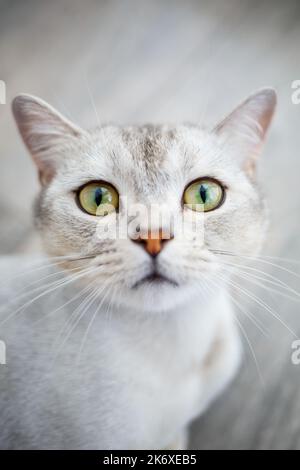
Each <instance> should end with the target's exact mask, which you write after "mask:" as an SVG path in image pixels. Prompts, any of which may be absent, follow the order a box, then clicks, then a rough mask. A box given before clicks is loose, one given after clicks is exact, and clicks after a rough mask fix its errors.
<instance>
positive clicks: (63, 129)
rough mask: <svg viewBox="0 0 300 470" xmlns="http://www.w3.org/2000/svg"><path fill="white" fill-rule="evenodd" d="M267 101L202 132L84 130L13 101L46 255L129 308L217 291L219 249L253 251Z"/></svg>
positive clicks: (47, 110)
mask: <svg viewBox="0 0 300 470" xmlns="http://www.w3.org/2000/svg"><path fill="white" fill-rule="evenodd" d="M275 103H276V95H275V92H274V91H273V90H271V89H263V90H261V91H258V92H257V93H256V94H254V95H251V96H250V97H249V98H248V99H247V100H246V101H244V102H243V103H242V104H240V105H239V106H238V107H237V108H236V109H235V110H234V111H233V112H232V113H231V114H230V115H229V116H227V117H226V118H225V119H223V120H222V121H221V122H220V123H219V124H218V125H217V126H215V127H214V128H213V129H211V130H205V129H202V128H201V127H200V126H197V125H178V126H168V125H163V126H140V127H119V126H114V125H105V126H103V127H100V128H97V129H95V130H93V131H85V130H82V129H80V128H79V127H77V126H76V125H74V124H73V123H71V122H70V121H69V120H67V119H65V118H64V117H63V116H62V115H60V114H59V113H58V112H57V111H55V110H54V109H53V108H52V107H50V106H49V105H48V104H46V103H45V102H43V101H41V100H40V99H38V98H35V97H32V96H29V95H20V96H18V97H17V98H15V100H14V102H13V112H14V116H15V118H16V121H17V124H18V127H19V130H20V133H21V135H22V137H23V140H24V142H25V144H26V145H27V147H28V149H29V151H30V153H31V155H32V157H33V160H34V162H35V163H36V165H37V168H38V171H39V175H40V182H41V192H40V194H39V196H38V198H37V202H36V220H37V224H38V227H39V229H40V231H41V234H42V237H43V240H44V245H45V248H46V250H47V252H48V253H49V254H51V255H52V256H56V255H57V256H66V257H67V256H70V257H74V258H75V257H82V258H84V259H82V260H81V261H78V263H77V264H74V261H71V260H69V261H66V262H65V263H64V267H65V269H67V270H69V272H70V274H71V275H74V276H75V275H77V274H78V272H77V271H76V270H75V272H74V266H75V268H76V267H77V266H81V267H84V268H85V269H86V272H85V274H84V276H83V275H82V281H84V280H85V281H87V280H88V282H89V283H90V285H91V286H93V287H94V288H95V289H98V290H99V292H100V290H101V291H102V293H103V296H105V297H106V299H107V301H109V302H117V303H121V304H125V305H132V306H134V307H136V308H138V309H140V310H165V309H169V308H172V307H174V306H175V305H177V304H179V303H182V302H185V301H186V300H187V299H190V298H191V297H192V296H193V295H196V293H197V292H198V291H199V290H201V289H203V288H204V286H207V287H208V288H209V287H210V288H211V289H216V286H217V285H218V282H220V280H221V279H222V272H223V274H224V273H225V272H227V271H226V269H225V268H223V267H222V263H220V258H219V257H218V252H222V251H229V252H231V251H233V252H238V253H242V254H250V255H252V254H255V253H257V251H258V249H259V247H260V246H261V243H262V241H263V238H264V233H265V227H266V210H265V204H264V201H263V198H262V196H261V193H260V191H259V188H258V186H257V182H256V162H257V158H258V155H259V153H260V150H261V147H262V144H263V141H264V137H265V133H266V131H267V129H268V126H269V124H270V121H271V118H272V115H273V112H274V108H275ZM152 207H153V208H154V209H153V210H154V217H151V215H150V217H149V214H150V212H149V209H150V208H152ZM199 207H200V210H199ZM114 209H115V210H114ZM143 209H146V212H143ZM194 209H196V210H194ZM166 220H167V221H169V222H170V224H169V225H168V224H167V223H166ZM167 225H168V226H167ZM120 227H122V229H121V230H120ZM175 227H181V230H177V229H176V230H175ZM182 227H184V230H182ZM117 228H118V230H117ZM124 228H125V232H124ZM224 270H225V271H224ZM209 281H211V284H209ZM213 282H214V283H213Z"/></svg>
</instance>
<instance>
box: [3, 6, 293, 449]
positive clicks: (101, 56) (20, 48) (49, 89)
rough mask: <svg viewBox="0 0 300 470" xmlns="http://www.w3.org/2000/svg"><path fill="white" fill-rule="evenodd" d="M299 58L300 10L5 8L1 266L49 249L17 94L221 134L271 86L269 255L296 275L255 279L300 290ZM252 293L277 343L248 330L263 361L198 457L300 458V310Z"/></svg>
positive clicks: (204, 434)
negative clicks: (249, 98)
mask: <svg viewBox="0 0 300 470" xmlns="http://www.w3.org/2000/svg"><path fill="white" fill-rule="evenodd" d="M299 46H300V3H299V2H298V1H296V0H295V1H292V0H286V1H285V2H281V1H266V0H265V1H258V0H254V1H253V0H251V1H250V0H248V1H237V0H228V1H221V0H220V1H211V0H210V1H208V0H207V1H206V0H203V1H196V0H195V1H184V2H183V1H179V0H174V1H172V2H171V1H167V0H165V1H161V0H160V1H159V0H155V1H150V0H149V1H143V0H140V1H137V0H136V1H121V0H120V1H96V0H94V1H93V0H87V1H84V2H83V1H79V0H72V1H70V0H69V1H67V0H63V1H58V0H54V1H51V2H45V1H44V2H40V1H37V0H36V1H34V0H27V1H26V2H21V1H19V2H17V1H12V0H7V1H5V0H4V1H3V0H2V1H1V0H0V79H2V80H5V82H6V85H7V102H8V104H7V105H0V148H1V173H0V178H1V184H0V217H1V231H0V252H2V253H13V252H25V251H27V252H28V251H36V250H38V249H39V248H38V244H37V243H36V242H35V236H34V232H33V229H32V226H31V222H30V220H31V219H30V208H31V204H32V200H33V197H34V195H35V193H36V191H37V187H38V185H37V180H36V175H35V171H34V168H33V165H32V164H31V162H30V160H29V158H28V156H27V154H26V152H25V150H24V148H23V146H22V144H21V141H20V139H19V137H18V135H17V132H16V129H15V126H14V123H13V120H12V117H11V112H10V106H9V102H10V100H11V98H12V97H13V96H14V95H16V94H17V93H19V92H29V93H33V94H36V95H39V96H41V97H43V98H44V99H46V100H47V101H49V102H51V103H52V104H53V105H54V106H56V107H57V108H59V109H60V110H61V111H62V112H64V113H65V114H67V115H68V116H69V117H70V118H71V119H73V120H75V121H76V122H78V123H79V124H81V125H82V126H85V127H87V126H90V125H93V124H95V123H96V113H95V109H94V108H95V107H96V109H97V112H98V115H99V117H100V120H103V121H109V120H113V121H118V122H120V123H127V122H145V121H182V120H189V121H193V120H194V121H203V122H207V123H209V124H210V123H213V122H214V120H215V119H217V118H218V117H220V116H222V115H223V114H224V113H225V112H227V111H229V110H230V108H231V107H232V106H233V105H234V104H235V103H236V102H238V101H239V100H241V99H242V98H243V97H244V96H246V95H247V94H249V93H250V92H252V91H253V90H255V89H256V88H259V87H262V86H265V85H271V86H274V87H275V88H276V89H277V91H278V95H279V106H278V112H277V115H276V119H275V121H274V125H273V128H272V130H271V133H270V137H269V140H268V143H267V146H266V151H265V155H264V159H263V160H262V164H261V181H262V184H263V187H264V190H265V193H266V195H267V197H268V199H269V202H270V207H271V214H272V225H271V228H270V233H269V238H268V243H267V244H266V249H265V252H264V255H270V256H276V257H284V258H289V259H291V260H292V262H287V261H283V260H271V259H269V258H267V260H268V261H267V260H266V262H261V263H258V264H256V265H255V266H256V268H258V269H263V270H266V269H268V272H270V273H271V274H272V275H274V276H277V277H279V278H280V279H281V280H283V281H285V282H288V283H289V285H291V286H293V287H294V288H295V289H297V287H298V288H299V278H297V277H296V276H294V275H291V274H289V273H288V272H287V269H292V270H293V271H296V272H298V276H299V272H300V269H299V265H298V264H297V263H296V261H297V260H299V261H300V241H299V236H298V234H299V225H300V222H299V211H300V185H299V169H300V164H299V148H300V133H299V126H300V105H298V106H297V105H294V104H292V101H291V82H292V81H293V80H296V79H300V72H299V59H300V52H299V51H300V49H299ZM294 261H295V262H294ZM271 262H272V263H279V264H280V266H281V267H275V266H271V265H270V264H269V263H271ZM282 267H284V268H282ZM248 287H249V289H250V290H252V291H253V292H255V293H256V295H258V296H259V297H260V298H262V299H263V300H264V302H267V303H268V305H270V307H271V308H272V309H273V315H272V314H271V313H270V311H267V310H266V308H261V307H259V306H258V303H257V302H252V303H249V302H247V301H246V300H247V299H245V298H244V299H243V297H242V296H240V294H238V293H236V294H237V296H239V297H238V298H239V301H241V300H242V299H243V303H244V304H246V303H247V309H248V310H249V311H251V312H252V313H253V314H254V315H255V316H256V317H257V318H259V319H260V321H261V322H262V323H263V325H264V328H265V330H266V331H267V337H265V336H264V335H262V334H261V332H260V331H259V330H258V329H257V328H255V327H254V326H253V324H252V323H251V322H249V321H247V319H246V318H245V317H244V318H243V317H241V320H242V321H243V324H244V327H245V329H246V331H247V335H248V338H249V341H250V342H251V344H252V347H253V350H254V353H255V356H256V359H254V357H253V354H252V352H253V351H251V348H250V347H249V344H248V343H247V340H245V361H244V364H243V366H242V370H241V373H240V375H239V377H238V378H237V379H236V381H235V383H234V384H233V385H232V387H231V388H230V390H228V392H227V393H226V394H225V395H224V396H223V397H222V398H220V399H219V400H218V402H217V403H216V404H215V405H214V406H213V407H212V408H211V409H210V410H209V411H208V412H207V413H206V415H205V416H203V417H202V418H201V419H199V420H198V421H197V422H196V423H194V425H193V429H192V435H191V446H192V447H193V448H300V365H299V366H295V365H292V363H291V352H292V349H291V342H292V340H293V335H292V334H291V332H290V331H289V330H288V328H287V327H289V329H290V330H292V331H293V332H294V333H295V336H297V335H300V319H298V316H299V313H300V312H299V306H298V304H297V303H296V302H293V301H292V300H289V299H287V298H285V297H282V296H280V295H279V294H278V293H275V294H272V295H270V294H267V293H265V292H264V291H263V290H260V289H257V288H256V286H254V285H252V286H251V285H250V284H249V285H248ZM274 315H276V316H277V318H275V317H274ZM283 323H284V324H285V325H284V324H283ZM255 361H257V363H256V362H255Z"/></svg>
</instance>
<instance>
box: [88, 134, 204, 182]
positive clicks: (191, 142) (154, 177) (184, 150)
mask: <svg viewBox="0 0 300 470" xmlns="http://www.w3.org/2000/svg"><path fill="white" fill-rule="evenodd" d="M96 140H97V145H98V146H99V148H101V153H102V155H103V153H104V154H105V158H106V159H107V162H108V164H110V168H111V170H113V171H114V173H118V172H119V173H120V174H122V175H123V176H124V174H126V175H127V176H129V177H130V178H132V180H133V181H135V183H136V184H137V185H138V184H139V182H141V181H142V182H143V184H144V183H145V181H148V182H151V181H154V182H157V181H158V180H162V181H164V180H165V181H166V182H167V180H168V178H171V179H174V175H176V173H178V172H180V174H181V175H182V176H183V177H184V176H185V173H187V172H189V171H190V170H191V168H193V167H194V166H195V165H197V164H198V163H199V156H201V155H202V157H201V160H202V163H203V165H204V164H205V159H206V158H205V157H208V156H209V155H208V153H209V152H208V150H209V148H208V147H209V146H208V145H207V134H206V133H205V132H204V131H203V130H202V129H201V128H199V127H197V126H193V125H180V126H170V125H143V126H127V127H115V126H107V127H103V128H102V129H100V130H99V131H98V134H97V135H96Z"/></svg>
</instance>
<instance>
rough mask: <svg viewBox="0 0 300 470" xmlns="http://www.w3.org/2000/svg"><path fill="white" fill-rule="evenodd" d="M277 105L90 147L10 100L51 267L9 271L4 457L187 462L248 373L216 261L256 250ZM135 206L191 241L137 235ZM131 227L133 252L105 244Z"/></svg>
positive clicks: (149, 231)
mask: <svg viewBox="0 0 300 470" xmlns="http://www.w3.org/2000/svg"><path fill="white" fill-rule="evenodd" d="M275 103H276V95H275V92H274V91H273V90H271V89H264V90H261V91H258V92H257V93H256V94H254V95H252V96H250V97H249V98H248V99H247V100H246V101H245V102H243V103H242V104H241V105H240V106H238V108H236V109H235V110H234V111H233V112H232V113H231V114H230V115H229V116H228V117H227V118H226V119H224V120H223V121H222V122H221V123H220V124H219V125H218V126H216V127H215V128H214V129H212V130H209V131H208V130H204V129H202V128H200V127H198V126H196V125H180V126H141V127H123V128H122V127H117V126H112V125H107V126H103V127H101V128H98V129H95V130H93V131H89V132H88V131H84V130H82V129H80V128H78V127H76V126H75V125H74V124H72V123H71V122H69V121H68V120H66V119H65V118H64V117H62V116H61V115H60V114H59V113H58V112H57V111H55V110H54V109H53V108H51V107H50V106H49V105H47V104H46V103H44V102H43V101H41V100H40V99H38V98H34V97H32V96H29V95H21V96H18V97H17V98H16V99H15V100H14V102H13V112H14V116H15V118H16V121H17V124H18V127H19V130H20V132H21V135H22V137H23V140H24V142H25V144H26V145H27V147H28V149H29V151H30V153H31V155H32V157H33V160H34V162H35V163H36V165H37V168H38V171H39V175H40V181H41V192H40V194H39V195H38V197H37V200H36V204H35V220H36V224H37V227H38V229H39V231H40V233H41V236H42V239H43V242H44V247H45V250H46V252H47V253H48V255H49V256H50V257H51V258H48V260H47V259H45V260H43V261H42V262H41V264H34V263H33V264H32V260H30V262H28V260H27V261H26V260H22V259H20V258H12V259H3V260H2V262H1V272H4V270H5V273H6V275H5V276H6V278H10V280H7V279H6V281H5V282H3V286H4V287H3V289H2V291H3V292H2V294H1V302H2V307H1V311H0V339H2V340H4V341H5V343H6V348H7V365H5V366H4V365H3V366H0V422H1V431H0V447H1V448H16V449H20V448H22V449H23V448H25V449H38V448H47V449H55V448H56V449H91V448H94V449H163V448H167V449H182V448H185V446H186V445H187V441H186V436H187V427H188V425H189V423H190V422H191V420H192V419H194V418H195V417H197V416H198V415H199V414H200V413H201V412H203V410H205V409H206V408H207V406H208V405H209V404H210V402H211V401H212V400H213V399H214V398H215V397H216V396H217V395H218V394H219V393H220V392H222V390H223V389H224V388H225V387H226V385H227V384H228V383H229V382H230V380H231V379H232V378H233V376H234V374H235V372H236V370H237V367H238V364H239V361H240V356H241V348H240V342H239V336H238V334H237V328H236V323H235V315H234V311H233V309H232V306H231V294H230V292H229V288H228V282H227V281H228V279H229V276H230V275H231V270H230V269H228V266H226V265H225V264H224V263H223V262H222V253H226V252H228V251H230V250H232V249H233V248H234V250H235V251H237V252H241V253H243V254H251V255H253V254H256V253H257V252H258V250H259V248H260V246H261V244H262V241H263V238H264V232H265V227H266V223H267V217H266V209H265V204H264V201H263V199H262V196H261V194H260V191H259V188H258V185H257V182H256V176H255V168H256V160H257V157H258V154H259V152H260V149H261V146H262V143H263V140H264V136H265V133H266V131H267V128H268V126H269V123H270V121H271V118H272V115H273V112H274V108H275ZM125 200H126V205H127V209H128V208H129V209H130V208H131V207H133V206H134V205H135V204H142V205H143V206H144V207H146V208H149V207H151V206H152V205H155V206H156V207H158V208H160V207H161V208H162V207H164V211H166V212H167V213H168V216H169V218H170V219H172V220H173V222H174V221H175V222H176V221H177V222H178V221H182V220H183V219H184V217H185V216H187V223H186V225H185V228H186V231H185V234H184V235H182V234H181V235H178V234H177V233H176V232H175V230H173V231H171V233H168V235H165V233H166V232H167V227H165V226H164V222H161V221H160V219H159V218H158V219H157V220H158V222H156V223H155V222H153V221H152V220H151V224H150V225H151V226H149V220H148V219H147V217H145V215H143V216H141V215H140V214H139V216H138V217H132V216H131V217H130V218H129V219H128V218H127V214H125V210H124V207H125V202H124V201H125ZM199 204H200V207H201V210H200V212H198V210H199ZM158 212H159V210H158ZM191 215H193V216H194V217H193V221H192V222H191V220H190V218H189V217H190V216H191ZM161 220H163V218H162V219H161ZM197 220H199V221H200V220H201V221H202V224H200V225H199V226H198V225H197ZM124 221H125V226H127V225H128V226H129V225H130V227H131V228H130V230H132V223H133V224H134V227H135V230H133V231H130V230H128V234H129V235H128V236H126V237H120V236H117V237H107V238H105V239H104V237H103V236H101V235H100V234H101V233H102V234H103V233H104V232H105V230H108V232H109V233H112V232H114V229H115V228H116V226H117V225H119V224H120V223H121V222H122V223H123V225H124ZM174 226H175V225H172V227H174ZM195 226H196V227H197V228H196V230H195ZM104 227H105V230H104ZM199 227H200V228H199ZM102 229H103V230H102ZM26 265H27V266H26ZM32 266H33V267H32ZM8 271H9V273H10V274H8ZM24 273H25V274H24ZM53 345H54V349H53ZM54 359H55V360H54Z"/></svg>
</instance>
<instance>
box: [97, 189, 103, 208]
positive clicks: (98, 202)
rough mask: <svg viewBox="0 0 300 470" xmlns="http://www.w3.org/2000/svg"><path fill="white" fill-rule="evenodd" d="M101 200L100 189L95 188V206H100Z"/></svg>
mask: <svg viewBox="0 0 300 470" xmlns="http://www.w3.org/2000/svg"><path fill="white" fill-rule="evenodd" d="M101 201H102V189H101V188H97V189H96V191H95V203H96V204H97V206H100V204H101Z"/></svg>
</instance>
